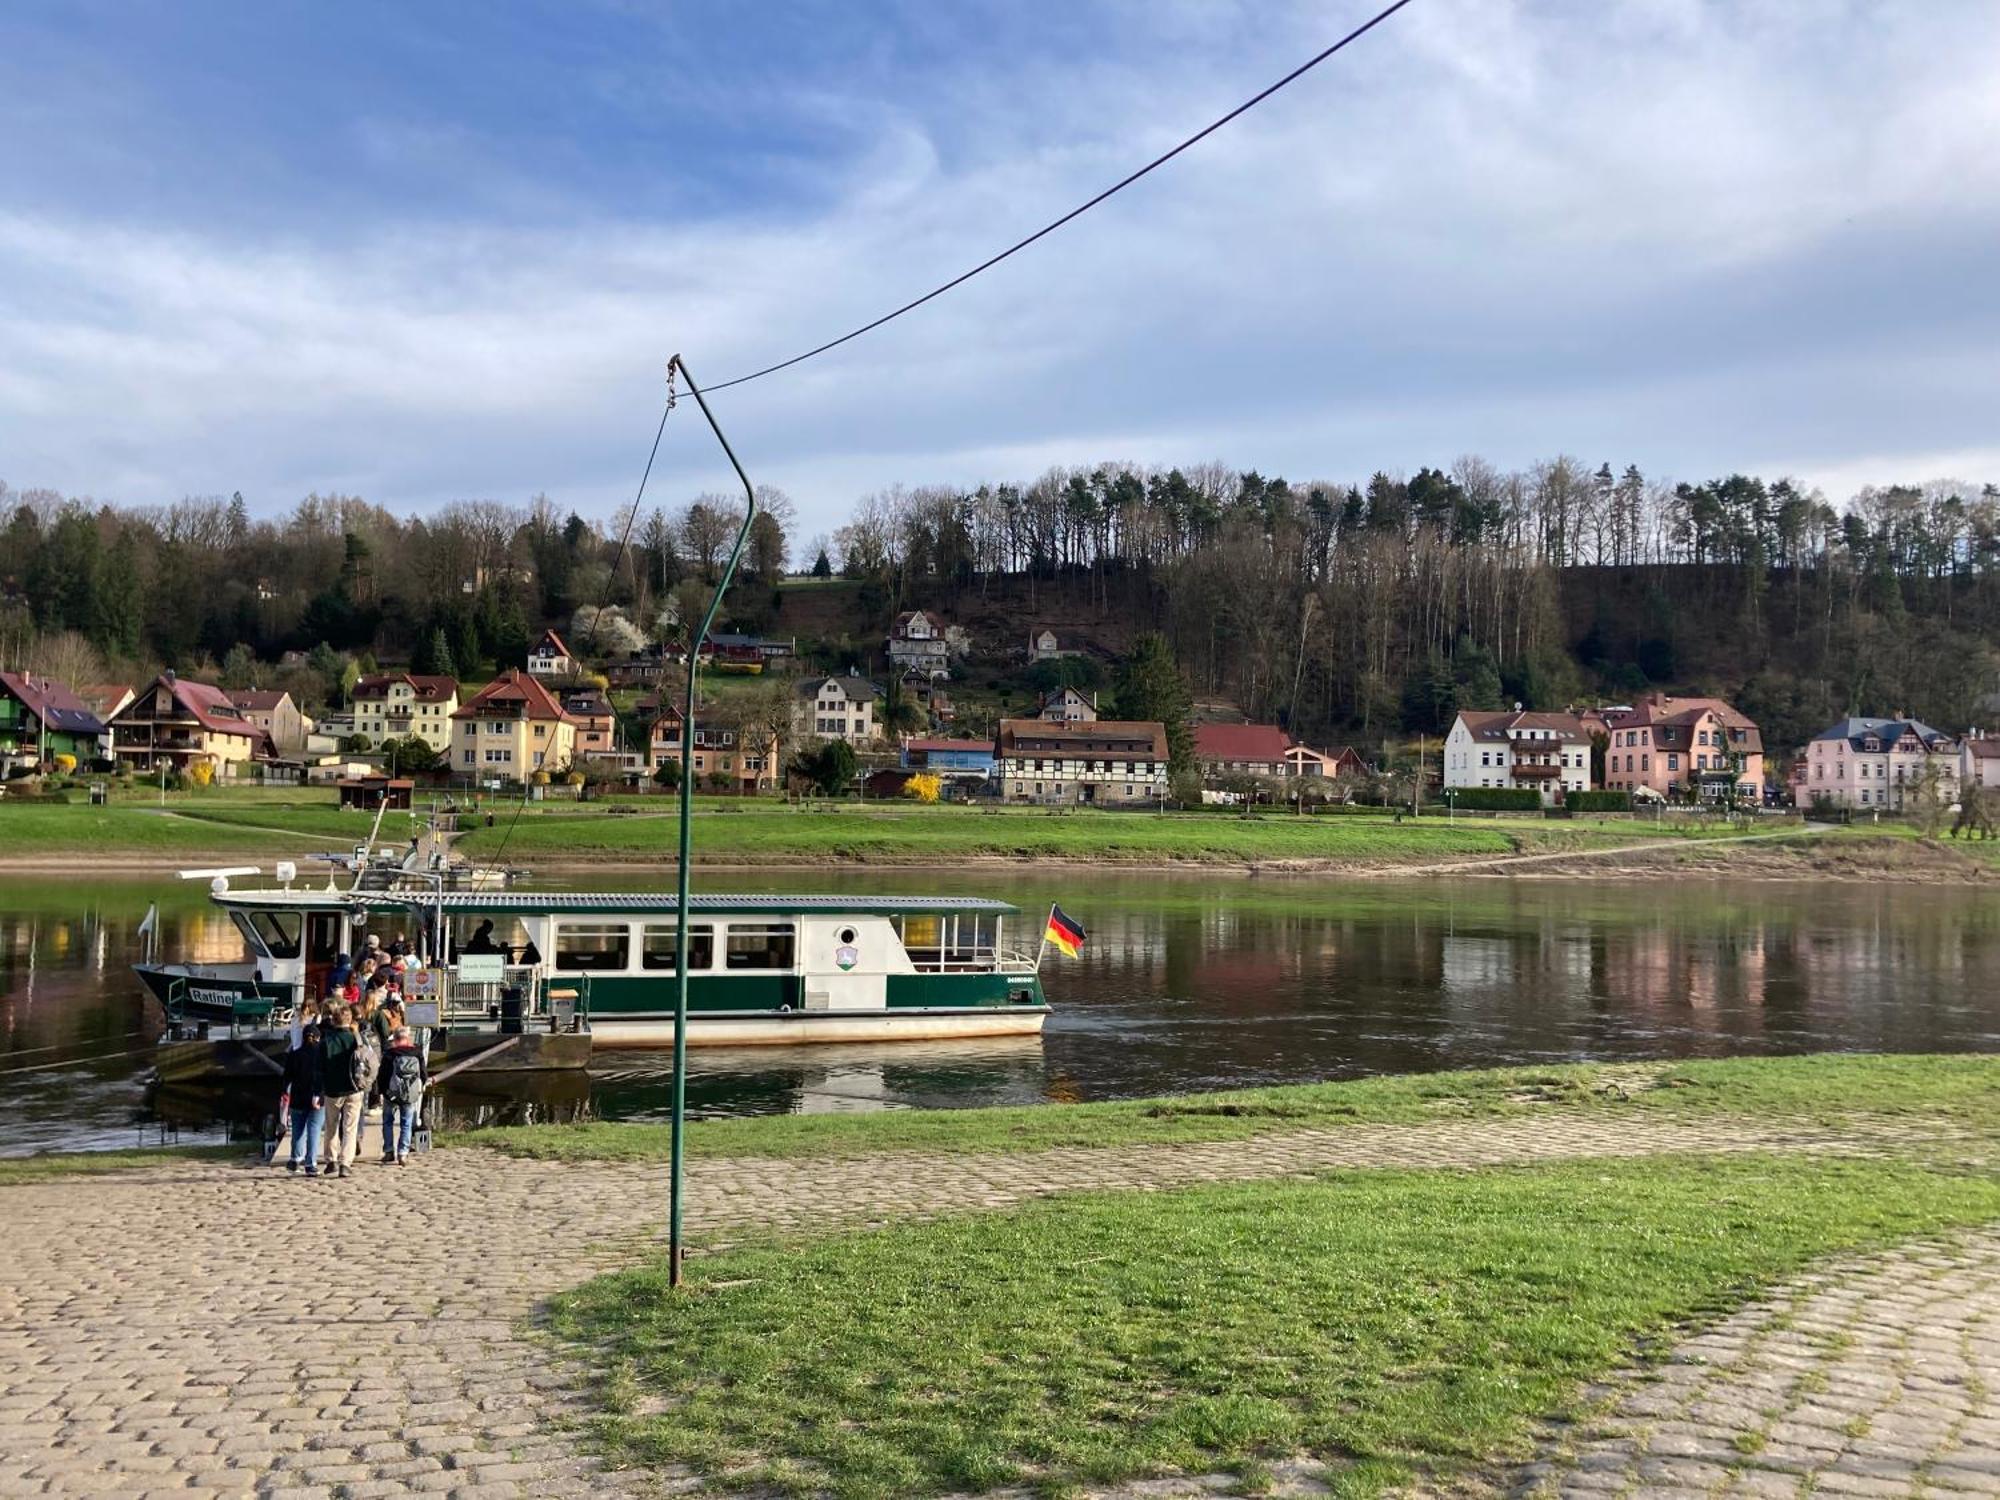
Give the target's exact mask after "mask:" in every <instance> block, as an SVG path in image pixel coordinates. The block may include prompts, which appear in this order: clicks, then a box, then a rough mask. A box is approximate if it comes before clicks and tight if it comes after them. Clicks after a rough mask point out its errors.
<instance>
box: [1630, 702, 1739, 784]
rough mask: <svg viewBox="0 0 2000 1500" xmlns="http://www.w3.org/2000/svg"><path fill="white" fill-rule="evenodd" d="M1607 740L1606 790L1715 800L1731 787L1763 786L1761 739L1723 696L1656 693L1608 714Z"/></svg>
mask: <svg viewBox="0 0 2000 1500" xmlns="http://www.w3.org/2000/svg"><path fill="white" fill-rule="evenodd" d="M1605 732H1606V733H1607V734H1609V735H1610V736H1611V743H1610V745H1609V747H1608V748H1607V749H1606V750H1605V752H1604V786H1605V789H1606V790H1607V791H1614V792H1638V793H1642V794H1643V793H1647V792H1650V793H1653V794H1655V795H1658V796H1661V797H1669V798H1674V799H1677V800H1678V799H1681V798H1685V797H1689V796H1699V797H1704V798H1714V797H1719V796H1720V795H1722V793H1723V792H1724V791H1725V790H1726V789H1727V788H1729V787H1730V786H1731V785H1734V787H1735V788H1736V793H1737V795H1738V796H1739V797H1744V798H1750V799H1757V798H1761V797H1762V795H1763V787H1764V737H1763V735H1762V734H1761V733H1760V732H1759V731H1758V728H1757V726H1756V725H1755V724H1753V723H1751V722H1750V720H1748V719H1746V718H1745V717H1744V716H1743V715H1742V714H1740V713H1738V712H1737V711H1736V710H1735V709H1733V708H1731V707H1730V706H1729V705H1728V704H1727V703H1724V702H1723V701H1722V700H1721V699H1720V698H1675V697H1671V696H1669V695H1667V694H1665V693H1654V694H1651V695H1650V696H1648V697H1646V698H1644V699H1642V700H1641V701H1640V702H1639V703H1638V704H1637V705H1635V706H1634V707H1632V708H1630V709H1627V710H1625V711H1624V712H1622V713H1616V714H1607V716H1606V719H1605Z"/></svg>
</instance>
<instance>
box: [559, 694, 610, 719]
mask: <svg viewBox="0 0 2000 1500" xmlns="http://www.w3.org/2000/svg"><path fill="white" fill-rule="evenodd" d="M563 707H564V708H565V709H567V710H568V711H569V712H570V713H572V714H574V715H576V716H577V717H578V718H582V719H610V718H615V717H616V715H615V714H614V713H613V712H612V708H611V700H610V699H609V698H607V697H605V696H604V694H602V693H600V692H598V691H597V689H596V688H591V689H589V690H588V691H586V692H581V693H571V694H570V695H569V696H568V697H566V698H564V699H563Z"/></svg>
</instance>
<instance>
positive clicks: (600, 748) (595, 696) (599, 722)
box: [563, 688, 618, 760]
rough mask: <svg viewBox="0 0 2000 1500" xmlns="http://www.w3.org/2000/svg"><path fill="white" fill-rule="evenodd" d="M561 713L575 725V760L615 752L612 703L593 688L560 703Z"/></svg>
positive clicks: (608, 754)
mask: <svg viewBox="0 0 2000 1500" xmlns="http://www.w3.org/2000/svg"><path fill="white" fill-rule="evenodd" d="M563 711H564V712H565V713H567V714H568V715H569V716H570V718H572V719H573V720H575V721H576V758H577V759H578V760H584V759H586V758H588V757H590V756H610V755H615V754H616V753H617V751H618V715H617V713H616V712H615V711H613V709H612V707H611V700H610V699H609V698H607V697H605V696H604V694H602V693H600V692H598V691H597V689H595V688H586V689H583V690H581V691H579V692H574V693H571V694H569V695H568V696H567V697H565V698H564V699H563Z"/></svg>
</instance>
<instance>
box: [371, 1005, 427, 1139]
mask: <svg viewBox="0 0 2000 1500" xmlns="http://www.w3.org/2000/svg"><path fill="white" fill-rule="evenodd" d="M429 1079H430V1071H429V1069H427V1068H426V1067H425V1066H424V1054H423V1052H422V1050H421V1049H419V1048H418V1046H417V1044H416V1042H415V1041H414V1040H412V1039H411V1036H410V1028H409V1027H407V1026H398V1027H397V1028H396V1029H395V1030H394V1031H393V1032H391V1033H390V1035H389V1050H388V1051H387V1052H385V1053H384V1054H383V1055H382V1160H383V1161H384V1162H385V1163H386V1162H394V1163H395V1164H396V1165H397V1166H399V1167H402V1166H408V1165H409V1161H410V1135H411V1133H412V1132H413V1131H414V1130H415V1129H416V1125H417V1116H418V1115H419V1113H421V1111H422V1110H423V1107H424V1084H425V1083H427V1082H428V1081H429Z"/></svg>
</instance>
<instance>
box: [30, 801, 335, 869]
mask: <svg viewBox="0 0 2000 1500" xmlns="http://www.w3.org/2000/svg"><path fill="white" fill-rule="evenodd" d="M188 811H189V810H188V809H187V808H186V807H181V808H170V809H168V810H167V811H166V812H165V813H162V812H161V811H160V810H159V809H157V808H146V807H142V806H114V807H88V806H80V805H79V806H69V807H61V806H35V805H27V806H13V807H10V806H7V805H5V804H4V803H0V857H4V856H10V855H11V856H16V857H30V858H34V857H40V858H61V857H65V856H75V855H113V854H176V853H183V852H185V853H225V852H238V851H240V852H243V853H252V852H258V853H264V854H269V853H271V852H273V851H274V850H276V851H284V850H287V849H292V848H296V847H298V845H299V843H300V840H297V839H294V840H293V841H291V842H290V843H287V842H286V840H285V839H284V838H283V837H281V836H277V835H273V834H268V833H261V832H257V831H255V830H252V829H248V828H238V827H233V826H230V825H228V824H226V823H221V822H214V821H210V820H209V819H208V818H206V817H202V816H187V815H184V814H186V813H187V812H188ZM277 816H279V815H278V814H276V813H274V812H269V811H267V810H264V809H259V812H258V816H249V817H246V818H245V819H244V821H246V822H250V823H258V822H271V819H272V818H274V817H277ZM297 816H305V814H303V813H300V814H297ZM271 826H277V827H282V826H285V825H283V824H282V823H271Z"/></svg>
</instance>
